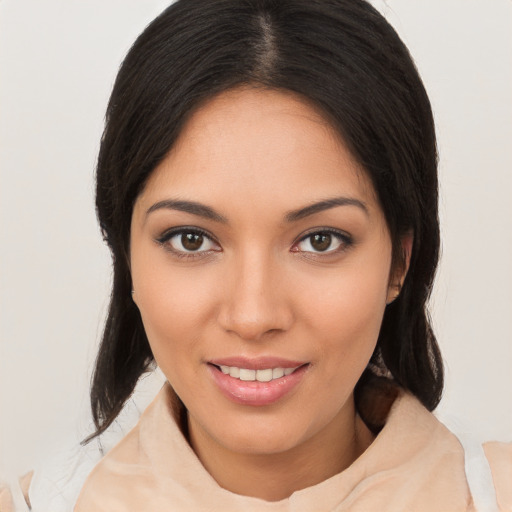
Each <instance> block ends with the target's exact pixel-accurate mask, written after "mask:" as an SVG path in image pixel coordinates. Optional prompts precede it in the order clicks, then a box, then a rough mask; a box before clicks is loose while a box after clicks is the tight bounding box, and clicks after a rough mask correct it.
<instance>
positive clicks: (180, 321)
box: [132, 251, 216, 369]
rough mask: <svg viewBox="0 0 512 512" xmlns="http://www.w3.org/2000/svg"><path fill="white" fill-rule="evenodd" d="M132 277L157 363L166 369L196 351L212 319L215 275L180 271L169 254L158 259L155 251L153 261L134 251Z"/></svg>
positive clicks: (197, 270)
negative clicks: (200, 334) (201, 330)
mask: <svg viewBox="0 0 512 512" xmlns="http://www.w3.org/2000/svg"><path fill="white" fill-rule="evenodd" d="M149 262H150V263H149ZM132 276H133V283H134V289H135V297H134V299H135V301H136V303H137V306H138V308H139V311H140V314H141V317H142V321H143V323H144V329H145V331H146V334H147V337H148V340H149V343H150V346H151V349H152V351H153V354H154V356H155V358H156V360H157V363H158V364H159V365H160V366H162V367H164V366H166V365H167V363H168V362H169V361H171V360H173V361H177V360H179V359H180V358H181V357H182V356H185V355H186V354H190V353H191V351H192V352H193V350H194V347H195V346H196V338H197V332H198V329H199V327H200V326H201V325H204V322H205V321H207V319H208V318H209V317H211V311H212V308H213V306H212V304H213V300H214V297H215V287H216V284H215V279H214V278H215V275H214V273H212V272H206V271H205V270H203V269H201V268H190V269H188V271H187V270H186V271H183V269H179V270H178V269H176V268H173V265H172V264H170V263H169V258H168V257H167V255H166V254H165V253H164V254H158V256H157V257H155V254H154V252H153V254H152V255H151V258H150V257H148V256H147V255H145V252H144V251H139V253H138V254H137V252H135V251H134V252H132ZM162 369H163V368H162Z"/></svg>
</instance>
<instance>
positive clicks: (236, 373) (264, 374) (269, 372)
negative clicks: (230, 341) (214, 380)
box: [220, 365, 298, 382]
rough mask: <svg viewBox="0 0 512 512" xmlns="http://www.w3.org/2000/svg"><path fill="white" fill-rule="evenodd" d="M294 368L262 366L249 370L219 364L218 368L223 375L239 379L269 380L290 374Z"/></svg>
mask: <svg viewBox="0 0 512 512" xmlns="http://www.w3.org/2000/svg"><path fill="white" fill-rule="evenodd" d="M297 368H298V366H297V367H296V368H281V367H279V368H264V369H262V370H249V369H247V368H238V367H236V366H225V365H221V366H220V370H221V371H222V373H224V374H225V375H229V376H230V377H234V378H235V379H240V380H243V381H258V382H270V381H271V380H274V379H280V378H281V377H284V376H287V375H290V374H292V373H293V372H294V371H295V370H296V369H297Z"/></svg>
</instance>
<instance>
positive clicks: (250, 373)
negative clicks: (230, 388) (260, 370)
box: [230, 368, 256, 380]
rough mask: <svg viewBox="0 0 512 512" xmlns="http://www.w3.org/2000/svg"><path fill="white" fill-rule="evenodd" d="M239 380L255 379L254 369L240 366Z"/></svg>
mask: <svg viewBox="0 0 512 512" xmlns="http://www.w3.org/2000/svg"><path fill="white" fill-rule="evenodd" d="M230 374H231V372H230ZM240 380H256V370H247V369H246V368H240Z"/></svg>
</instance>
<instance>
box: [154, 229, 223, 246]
mask: <svg viewBox="0 0 512 512" xmlns="http://www.w3.org/2000/svg"><path fill="white" fill-rule="evenodd" d="M180 233H199V234H200V235H203V236H206V237H207V238H209V239H210V240H211V241H212V242H215V243H216V244H218V243H219V242H218V241H217V239H216V238H215V237H214V236H213V235H212V234H211V233H210V232H208V231H207V230H206V229H203V228H199V227H197V226H177V227H175V228H169V229H166V230H164V231H163V232H162V233H161V234H160V235H158V236H157V237H156V240H157V241H159V242H162V241H165V240H169V239H170V238H172V237H173V236H176V235H179V234H180Z"/></svg>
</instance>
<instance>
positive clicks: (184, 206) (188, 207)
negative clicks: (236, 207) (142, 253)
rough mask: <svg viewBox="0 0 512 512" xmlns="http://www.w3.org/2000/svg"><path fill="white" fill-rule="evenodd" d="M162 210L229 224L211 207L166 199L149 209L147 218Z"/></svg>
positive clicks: (193, 202)
mask: <svg viewBox="0 0 512 512" xmlns="http://www.w3.org/2000/svg"><path fill="white" fill-rule="evenodd" d="M161 209H167V210H178V211H180V212H185V213H191V214H192V215H197V216H199V217H203V218H205V219H209V220H214V221H216V222H221V223H222V224H227V222H228V220H227V219H226V217H224V216H222V215H221V214H220V213H217V212H216V211H215V210H214V209H213V208H210V207H209V206H206V205H204V204H201V203H196V202H195V201H184V200H177V199H165V200H164V201H158V203H155V204H154V205H153V206H151V207H150V208H149V209H148V211H147V212H146V217H147V216H148V215H149V214H150V213H152V212H154V211H156V210H161Z"/></svg>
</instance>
